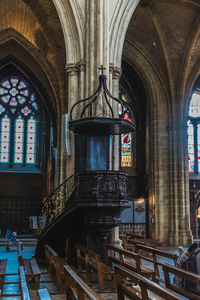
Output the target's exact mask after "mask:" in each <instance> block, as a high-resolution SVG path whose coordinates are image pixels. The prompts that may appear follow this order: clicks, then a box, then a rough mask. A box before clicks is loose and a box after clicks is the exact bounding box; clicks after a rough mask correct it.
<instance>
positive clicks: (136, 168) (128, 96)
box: [119, 61, 149, 236]
mask: <svg viewBox="0 0 200 300" xmlns="http://www.w3.org/2000/svg"><path fill="white" fill-rule="evenodd" d="M122 70H123V72H122V77H121V80H120V97H121V98H122V99H123V100H125V101H126V102H127V103H128V104H129V106H130V107H131V108H132V111H133V115H134V123H135V125H136V130H135V131H134V132H133V133H129V134H126V135H125V134H124V135H123V134H122V135H121V139H120V142H119V143H120V170H121V171H125V172H127V173H128V175H129V177H128V182H129V199H130V200H131V201H130V202H129V205H130V206H131V208H129V209H127V210H125V211H124V212H122V215H121V218H122V220H123V222H124V223H125V224H124V225H125V226H131V227H132V226H133V228H134V229H135V230H136V231H137V230H138V231H139V232H140V233H146V234H147V236H148V235H149V226H148V222H149V221H148V200H147V199H148V196H149V194H148V193H149V191H148V173H147V172H148V168H147V162H146V154H147V153H146V152H147V148H146V147H145V145H146V138H147V136H146V119H147V95H146V91H145V87H144V85H143V83H142V81H141V79H140V78H139V76H138V74H137V73H136V72H135V71H134V70H133V68H132V67H131V66H130V64H129V63H128V62H127V61H123V63H122ZM119 112H120V111H119ZM127 117H128V111H127ZM141 199H142V200H141ZM138 207H140V209H139V210H138ZM129 223H130V224H129ZM131 223H132V224H131Z"/></svg>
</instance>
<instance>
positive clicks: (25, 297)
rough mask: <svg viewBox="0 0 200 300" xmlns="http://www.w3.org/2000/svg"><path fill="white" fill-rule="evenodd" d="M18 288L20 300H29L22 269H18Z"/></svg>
mask: <svg viewBox="0 0 200 300" xmlns="http://www.w3.org/2000/svg"><path fill="white" fill-rule="evenodd" d="M19 287H20V291H21V298H22V300H30V295H29V290H28V286H27V282H26V275H25V271H24V267H23V266H21V267H19Z"/></svg>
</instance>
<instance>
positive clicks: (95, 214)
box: [36, 171, 128, 264]
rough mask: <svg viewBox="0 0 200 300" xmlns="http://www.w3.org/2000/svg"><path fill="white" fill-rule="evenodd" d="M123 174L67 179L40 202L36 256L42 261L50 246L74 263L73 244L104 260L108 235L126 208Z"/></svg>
mask: <svg viewBox="0 0 200 300" xmlns="http://www.w3.org/2000/svg"><path fill="white" fill-rule="evenodd" d="M127 202H128V201H127V175H126V173H124V172H117V171H88V172H80V173H78V174H77V175H76V176H75V175H73V176H70V177H69V178H68V179H67V180H65V182H63V183H62V184H61V185H60V186H59V187H58V188H56V189H55V191H54V192H53V193H51V194H50V195H49V196H48V197H46V198H45V199H44V201H43V204H42V208H41V213H40V216H39V222H38V242H37V247H36V257H37V258H38V259H42V258H44V245H45V244H46V243H48V244H50V245H51V246H52V247H53V248H54V249H55V250H56V251H57V252H58V253H59V255H61V256H62V257H65V258H66V259H67V261H68V263H70V264H75V261H76V258H75V250H74V249H75V244H77V243H79V244H82V245H85V246H87V247H88V248H90V249H91V250H93V251H96V252H97V253H100V254H101V257H102V259H103V260H106V257H107V254H106V252H107V251H106V244H107V243H108V242H110V232H111V230H112V228H113V227H114V226H117V225H118V224H119V221H120V219H119V216H120V212H121V211H122V210H123V209H124V208H125V207H127Z"/></svg>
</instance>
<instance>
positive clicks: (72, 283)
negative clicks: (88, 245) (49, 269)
mask: <svg viewBox="0 0 200 300" xmlns="http://www.w3.org/2000/svg"><path fill="white" fill-rule="evenodd" d="M64 276H65V282H66V293H67V299H68V297H69V299H77V300H84V299H86V297H87V299H89V300H101V297H100V296H99V295H97V294H96V293H95V292H94V291H93V290H92V289H91V288H90V287H89V286H88V285H87V284H86V283H85V282H84V281H83V280H82V279H81V278H80V277H79V276H78V275H77V274H76V273H75V272H74V271H73V270H72V269H71V268H70V267H69V266H67V265H66V266H64Z"/></svg>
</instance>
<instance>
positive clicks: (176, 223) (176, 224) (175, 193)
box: [169, 108, 192, 246]
mask: <svg viewBox="0 0 200 300" xmlns="http://www.w3.org/2000/svg"><path fill="white" fill-rule="evenodd" d="M179 109H180V108H179ZM183 124H184V120H183V118H177V117H176V118H175V117H174V119H173V122H172V127H171V128H170V129H171V130H170V133H171V135H170V138H171V144H172V149H173V151H172V159H171V161H172V162H173V163H172V165H171V174H170V187H171V189H170V198H171V199H170V200H171V205H170V226H169V243H170V244H171V245H183V246H188V245H189V244H190V243H191V242H192V233H191V229H190V203H189V201H190V200H189V175H188V162H187V159H186V158H187V154H186V153H187V151H186V147H187V140H186V134H185V133H186V129H185V130H184V126H183Z"/></svg>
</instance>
